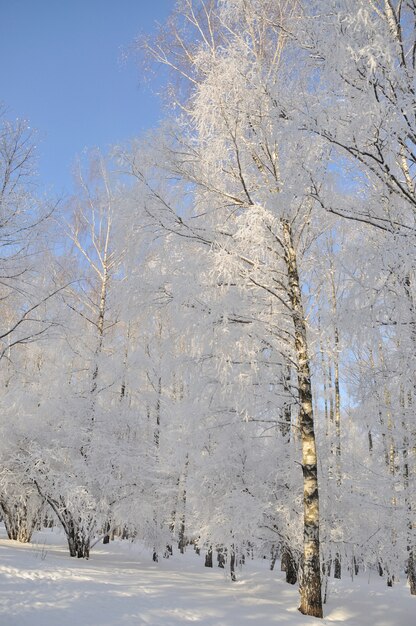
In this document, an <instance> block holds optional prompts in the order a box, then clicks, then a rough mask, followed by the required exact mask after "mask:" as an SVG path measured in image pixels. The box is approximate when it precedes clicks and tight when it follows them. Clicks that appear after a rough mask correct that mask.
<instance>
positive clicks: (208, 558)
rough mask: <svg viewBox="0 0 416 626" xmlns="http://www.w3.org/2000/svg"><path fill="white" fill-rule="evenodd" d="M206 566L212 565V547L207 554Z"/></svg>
mask: <svg viewBox="0 0 416 626" xmlns="http://www.w3.org/2000/svg"><path fill="white" fill-rule="evenodd" d="M205 567H212V548H210V549H209V550H208V552H207V553H206V554H205Z"/></svg>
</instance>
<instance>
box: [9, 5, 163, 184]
mask: <svg viewBox="0 0 416 626" xmlns="http://www.w3.org/2000/svg"><path fill="white" fill-rule="evenodd" d="M173 5H174V0H151V1H150V2H148V1H147V0H0V86H1V88H0V102H2V103H3V104H4V105H5V106H6V107H7V109H8V111H7V115H6V117H7V118H9V119H10V118H16V117H20V118H25V119H27V120H28V121H29V123H30V125H31V126H32V127H34V128H36V129H37V130H38V135H39V142H38V172H39V177H40V184H41V185H42V186H43V187H45V188H49V189H50V190H51V189H52V188H53V191H54V193H55V194H58V195H60V194H63V193H68V192H69V191H70V189H71V180H72V175H71V169H72V166H73V163H74V160H75V158H76V156H77V155H80V154H82V153H83V151H84V150H85V149H86V148H93V147H96V146H98V147H100V148H102V149H103V150H105V149H106V148H108V147H109V146H110V145H112V144H114V143H116V142H118V141H123V140H126V139H128V138H131V137H133V136H135V135H137V134H139V133H140V132H142V131H143V130H145V129H146V128H148V127H150V126H153V125H154V124H156V123H157V121H158V120H159V119H160V118H161V116H162V112H161V109H160V107H159V102H158V99H157V98H156V97H155V96H153V95H152V93H151V90H150V89H149V88H148V87H147V86H145V85H144V81H143V77H141V76H140V69H139V68H138V66H137V63H136V62H135V60H134V59H133V58H132V57H130V58H129V59H127V61H123V50H124V52H125V51H126V49H127V48H128V47H129V46H131V44H132V42H133V41H134V39H135V38H136V36H137V35H139V34H140V33H151V32H152V31H153V30H154V27H155V23H156V22H161V23H163V22H164V21H165V19H166V18H167V16H168V15H169V12H170V10H171V9H172V8H173Z"/></svg>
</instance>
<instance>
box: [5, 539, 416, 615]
mask: <svg viewBox="0 0 416 626" xmlns="http://www.w3.org/2000/svg"><path fill="white" fill-rule="evenodd" d="M0 536H1V539H0V624H1V626H147V625H151V626H179V625H180V626H184V625H185V624H187V623H196V624H201V625H206V626H272V625H275V624H281V625H283V626H302V625H304V626H312V625H315V626H316V625H318V624H321V625H322V624H328V625H330V624H340V623H342V624H346V625H347V626H364V625H365V626H413V624H415V623H416V598H412V597H410V594H409V590H408V588H407V586H406V584H405V583H404V582H400V583H398V584H397V585H396V586H395V587H394V588H393V589H388V588H387V587H386V586H385V581H384V580H381V579H379V578H378V577H377V576H376V575H375V574H374V573H372V574H368V573H367V574H366V575H362V576H360V577H359V578H356V579H355V580H354V582H352V581H342V582H339V581H336V582H331V588H330V598H329V601H328V604H327V605H326V608H325V618H324V620H317V619H314V618H309V617H305V616H303V615H301V614H300V613H299V612H298V611H297V610H296V606H297V604H298V592H297V589H296V588H292V587H290V586H289V585H287V584H286V583H284V582H283V580H282V574H281V572H280V571H279V570H278V569H277V570H276V571H275V572H270V571H269V570H268V563H267V562H266V561H253V562H249V563H248V564H247V565H246V566H245V567H244V569H243V570H242V571H241V572H239V581H238V582H236V583H232V582H230V581H229V580H228V579H226V578H225V574H224V572H223V571H222V570H219V569H217V568H214V569H212V570H210V569H206V568H205V567H204V566H203V559H202V557H197V556H196V555H195V554H194V552H193V551H192V550H189V552H188V553H187V554H185V555H180V554H176V555H175V556H174V557H173V558H170V559H168V560H166V559H162V560H161V561H160V562H159V563H158V564H154V563H153V562H152V561H151V555H150V554H149V553H148V552H145V551H143V550H140V549H139V548H138V547H137V546H131V544H129V543H127V542H114V543H112V544H110V546H103V545H99V546H96V547H95V548H94V550H93V552H92V555H91V559H90V560H89V561H84V560H79V559H71V558H70V557H69V556H68V554H67V550H66V546H65V543H64V540H63V536H62V535H61V534H60V533H59V532H57V530H56V529H55V531H53V532H51V531H45V532H42V533H37V534H36V535H35V537H34V542H33V543H32V544H28V545H23V544H19V543H17V542H12V541H8V540H7V539H5V532H4V529H3V528H0Z"/></svg>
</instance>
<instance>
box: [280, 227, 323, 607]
mask: <svg viewBox="0 0 416 626" xmlns="http://www.w3.org/2000/svg"><path fill="white" fill-rule="evenodd" d="M283 236H284V242H285V261H286V267H287V275H288V283H289V297H290V302H291V308H292V317H293V325H294V331H295V351H296V361H297V363H296V364H297V378H298V387H299V404H300V410H299V427H300V432H301V442H302V471H303V510H304V517H303V558H302V567H301V581H300V595H301V602H300V607H299V610H300V612H301V613H303V614H304V615H311V616H313V617H323V611H322V597H321V566H320V546H319V494H318V472H317V455H316V442H315V430H314V417H313V408H312V385H311V375H310V365H309V354H308V344H307V337H306V321H305V315H304V311H303V303H302V294H301V289H300V284H299V274H298V268H297V258H296V252H295V248H294V245H293V240H292V232H291V228H290V224H289V223H288V222H283Z"/></svg>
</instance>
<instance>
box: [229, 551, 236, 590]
mask: <svg viewBox="0 0 416 626" xmlns="http://www.w3.org/2000/svg"><path fill="white" fill-rule="evenodd" d="M230 574H231V580H232V582H233V583H235V582H236V580H237V576H236V575H235V550H234V546H231V550H230Z"/></svg>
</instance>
